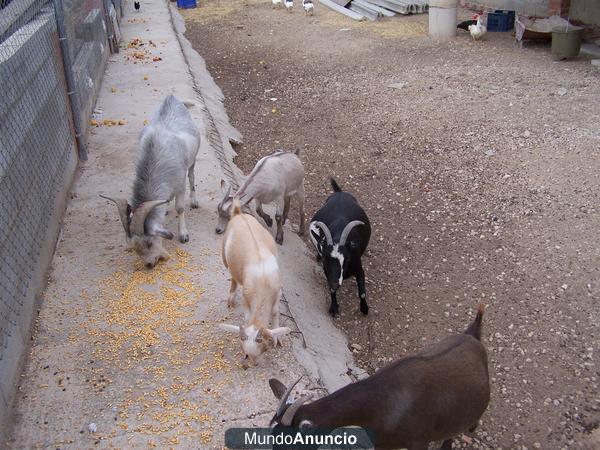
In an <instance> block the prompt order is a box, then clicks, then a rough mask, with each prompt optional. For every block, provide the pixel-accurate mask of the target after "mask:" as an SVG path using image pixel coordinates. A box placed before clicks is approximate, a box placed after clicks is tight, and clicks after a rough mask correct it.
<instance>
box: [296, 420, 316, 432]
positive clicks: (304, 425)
mask: <svg viewBox="0 0 600 450" xmlns="http://www.w3.org/2000/svg"><path fill="white" fill-rule="evenodd" d="M314 427H315V424H314V422H312V421H311V420H303V421H302V422H300V425H299V426H298V428H300V431H307V430H310V429H311V428H314Z"/></svg>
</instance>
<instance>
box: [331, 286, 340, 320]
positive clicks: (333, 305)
mask: <svg viewBox="0 0 600 450" xmlns="http://www.w3.org/2000/svg"><path fill="white" fill-rule="evenodd" d="M339 311H340V307H339V305H338V302H337V298H336V297H335V291H331V306H330V307H329V314H331V316H332V317H335V316H337V315H338V313H339Z"/></svg>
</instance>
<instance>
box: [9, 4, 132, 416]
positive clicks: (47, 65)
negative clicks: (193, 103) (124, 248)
mask: <svg viewBox="0 0 600 450" xmlns="http://www.w3.org/2000/svg"><path fill="white" fill-rule="evenodd" d="M115 1H117V0H0V80H1V81H0V394H1V395H0V426H1V422H2V419H3V412H5V411H3V409H6V408H7V407H8V405H9V401H8V399H9V398H11V397H12V393H11V392H7V391H10V390H11V388H13V387H14V386H15V380H16V377H17V376H18V370H19V367H20V364H19V362H18V361H19V360H20V359H21V356H22V352H23V349H24V348H26V344H25V343H26V341H27V340H28V337H29V332H30V326H31V317H32V311H33V308H34V305H35V298H34V296H35V292H36V291H38V290H40V287H41V286H34V285H35V284H36V283H39V280H38V279H36V275H35V274H37V273H39V272H40V266H41V265H43V264H46V265H47V264H48V262H49V259H48V258H46V260H44V257H43V256H42V255H41V254H42V252H43V251H44V250H43V249H45V248H47V247H48V245H49V244H52V243H53V242H54V241H55V239H56V237H57V236H56V233H57V231H56V230H57V226H56V225H57V222H58V220H59V219H60V211H58V218H57V206H56V205H57V204H59V203H60V201H59V200H60V198H59V197H61V196H62V197H63V200H64V196H65V192H66V187H68V186H69V184H70V182H71V180H72V177H73V173H74V168H75V167H76V164H77V152H76V149H77V145H76V144H79V150H80V151H81V150H82V146H83V142H84V137H85V130H86V128H87V127H86V125H87V123H88V120H89V117H90V114H91V112H92V109H93V105H94V102H95V99H96V96H97V93H98V89H99V86H100V83H101V80H102V75H103V72H104V67H105V63H106V60H107V59H108V53H109V52H108V41H107V39H108V36H112V35H114V32H113V29H112V28H110V27H112V26H113V24H112V21H111V23H108V24H107V21H106V19H107V18H108V12H107V9H106V8H107V6H110V5H112V7H111V9H112V10H114V11H113V13H112V15H113V18H114V17H115V14H118V15H119V16H120V15H121V13H122V8H121V1H120V0H118V1H117V3H116V5H117V6H118V12H117V9H116V7H115V6H114V2H115ZM80 156H81V153H80ZM51 231H52V232H51ZM53 233H54V234H53ZM50 251H51V250H50ZM41 270H42V271H44V270H45V267H43V268H41ZM15 355H16V356H15Z"/></svg>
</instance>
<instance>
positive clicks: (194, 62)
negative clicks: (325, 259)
mask: <svg viewBox="0 0 600 450" xmlns="http://www.w3.org/2000/svg"><path fill="white" fill-rule="evenodd" d="M169 10H170V13H171V17H172V23H173V27H174V29H175V32H176V33H177V36H178V39H179V43H180V45H181V48H182V51H183V54H184V55H185V58H186V61H187V63H188V68H189V71H190V74H191V76H192V79H193V80H194V85H195V86H196V92H197V93H198V95H199V97H200V98H201V99H203V101H204V103H205V107H206V108H205V113H206V115H207V123H208V129H207V133H208V136H209V141H210V144H211V147H212V149H213V150H214V152H215V154H216V156H217V159H218V160H219V163H220V164H221V168H222V170H223V173H224V174H225V175H226V176H227V178H228V181H229V182H230V183H231V184H232V185H233V186H234V187H237V186H239V182H238V180H243V178H244V174H243V173H242V171H241V170H240V169H239V168H238V167H237V166H236V165H235V164H234V162H233V158H234V157H235V156H236V152H235V150H234V149H233V147H232V146H231V141H233V142H241V134H240V133H239V132H238V131H237V130H236V129H235V128H234V127H233V126H232V125H231V124H230V123H229V117H228V116H227V113H226V111H225V107H224V106H223V103H222V101H223V99H224V96H223V93H222V91H221V89H220V88H219V87H218V86H217V85H216V84H215V82H214V80H213V79H212V76H211V75H210V73H209V72H208V70H207V69H206V64H205V62H204V60H203V59H202V57H201V56H200V55H199V54H198V53H197V52H196V50H194V49H193V47H192V45H191V43H190V42H189V41H188V40H187V38H186V37H185V36H184V33H185V30H186V28H185V22H184V19H183V17H182V16H181V14H179V12H178V10H177V8H176V7H175V6H173V4H171V5H170V8H169ZM217 135H218V136H217ZM266 210H267V211H268V213H271V214H272V213H273V210H271V209H270V208H266ZM294 213H295V211H293V210H292V213H291V216H293V214H294ZM279 259H280V266H281V267H282V268H283V270H282V277H283V284H284V292H283V298H282V304H283V306H284V308H285V309H287V311H283V313H284V314H285V315H286V316H289V318H290V319H291V320H292V321H293V322H294V324H295V328H296V331H297V333H295V335H296V338H294V353H295V356H296V358H297V359H298V361H299V362H300V363H301V364H302V365H303V366H304V367H305V368H306V369H307V370H308V372H309V374H310V378H311V379H312V380H314V381H316V382H317V383H318V384H320V385H321V386H323V387H324V388H325V389H326V390H327V391H329V392H332V391H334V390H337V389H339V388H340V387H343V386H345V385H346V384H348V383H350V382H352V381H355V380H357V379H360V378H364V377H365V376H367V374H366V372H365V371H364V370H362V369H360V368H359V367H357V366H356V364H355V363H354V360H353V357H352V353H351V352H350V351H349V349H348V342H347V339H346V336H345V335H344V334H343V333H342V332H341V331H340V330H339V329H338V328H337V327H335V325H334V324H333V322H332V321H331V319H330V318H329V316H328V314H327V309H326V308H327V306H326V305H327V304H328V303H327V302H328V301H329V295H328V294H327V292H325V289H324V288H322V287H321V286H322V281H323V280H322V279H321V278H322V269H321V267H320V266H318V265H317V264H316V263H315V261H314V257H313V256H312V255H311V253H310V252H309V251H308V249H307V247H306V245H305V243H304V242H303V241H302V240H301V239H300V238H298V237H297V236H296V235H295V234H294V233H292V232H291V229H289V228H288V229H287V230H286V233H285V243H284V245H283V247H282V248H280V255H279ZM291 267H293V268H294V270H293V271H290V270H286V268H291ZM307 291H308V292H307ZM290 299H293V301H291V300H290ZM298 334H299V335H300V337H298Z"/></svg>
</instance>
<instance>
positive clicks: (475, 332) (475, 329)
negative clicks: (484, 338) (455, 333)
mask: <svg viewBox="0 0 600 450" xmlns="http://www.w3.org/2000/svg"><path fill="white" fill-rule="evenodd" d="M484 310H485V305H484V304H483V303H480V304H479V306H478V307H477V315H476V316H475V320H474V321H473V322H471V325H469V327H468V328H467V329H466V330H465V334H470V335H471V336H473V337H474V338H475V339H477V340H478V341H480V340H481V322H482V321H483V311H484Z"/></svg>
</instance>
